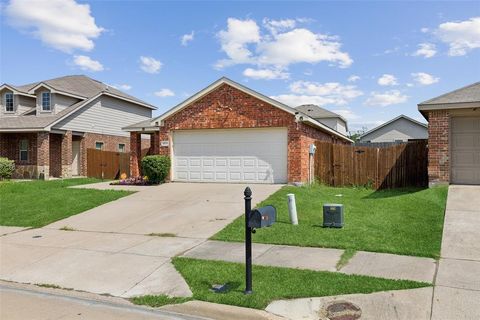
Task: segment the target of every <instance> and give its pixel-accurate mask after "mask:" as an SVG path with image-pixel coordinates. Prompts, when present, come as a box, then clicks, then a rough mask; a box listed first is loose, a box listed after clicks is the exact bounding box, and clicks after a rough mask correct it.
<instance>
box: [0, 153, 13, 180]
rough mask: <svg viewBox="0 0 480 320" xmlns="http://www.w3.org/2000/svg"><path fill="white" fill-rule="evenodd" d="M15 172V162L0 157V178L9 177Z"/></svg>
mask: <svg viewBox="0 0 480 320" xmlns="http://www.w3.org/2000/svg"><path fill="white" fill-rule="evenodd" d="M14 172H15V162H14V161H13V160H9V159H8V158H2V157H0V180H3V179H10V178H11V177H12V174H13V173H14Z"/></svg>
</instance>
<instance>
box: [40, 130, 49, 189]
mask: <svg viewBox="0 0 480 320" xmlns="http://www.w3.org/2000/svg"><path fill="white" fill-rule="evenodd" d="M37 174H38V178H43V179H45V180H47V179H48V178H49V175H50V134H49V133H48V132H39V133H37Z"/></svg>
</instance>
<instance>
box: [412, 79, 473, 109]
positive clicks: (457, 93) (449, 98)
mask: <svg viewBox="0 0 480 320" xmlns="http://www.w3.org/2000/svg"><path fill="white" fill-rule="evenodd" d="M469 102H480V82H476V83H473V84H471V85H468V86H466V87H463V88H460V89H457V90H454V91H451V92H448V93H445V94H442V95H441V96H438V97H436V98H433V99H430V100H427V101H424V102H422V103H419V104H418V105H419V106H422V105H431V104H448V103H469Z"/></svg>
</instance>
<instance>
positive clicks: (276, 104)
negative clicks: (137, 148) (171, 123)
mask: <svg viewBox="0 0 480 320" xmlns="http://www.w3.org/2000/svg"><path fill="white" fill-rule="evenodd" d="M223 84H227V85H229V86H231V87H233V88H235V89H237V90H240V91H242V92H245V93H247V94H249V95H251V96H253V97H255V98H257V99H259V100H262V101H264V102H266V103H268V104H270V105H273V106H274V107H277V108H279V109H281V110H283V111H285V112H287V113H290V114H292V115H298V114H302V116H301V117H302V120H301V121H302V122H307V123H309V124H312V125H314V126H315V127H317V128H319V129H322V130H323V131H326V132H328V133H331V134H333V135H335V136H337V137H339V138H341V139H344V140H347V141H349V142H353V140H351V139H349V138H348V137H346V136H344V135H342V134H341V133H339V132H337V131H335V130H333V129H331V128H329V127H328V126H326V125H324V124H322V123H320V122H318V121H316V120H314V119H313V118H311V117H309V116H308V115H304V113H303V112H300V111H298V110H296V109H294V108H291V107H289V106H287V105H285V104H283V103H281V102H279V101H277V100H274V99H272V98H269V97H267V96H265V95H263V94H261V93H258V92H257V91H254V90H252V89H250V88H247V87H245V86H243V85H241V84H239V83H237V82H235V81H232V80H230V79H228V78H226V77H222V78H220V79H219V80H217V81H215V82H214V83H212V84H211V85H209V86H208V87H206V88H205V89H203V90H201V91H199V92H197V93H196V94H194V95H193V96H191V97H190V98H188V99H186V100H184V101H183V102H181V103H180V104H178V105H176V106H175V107H173V108H171V109H170V110H168V111H167V112H165V113H164V114H162V115H160V116H158V117H156V118H154V119H152V120H151V122H150V123H151V124H152V127H153V123H155V122H157V121H158V122H160V121H162V120H164V119H166V118H168V117H170V116H171V115H173V114H175V113H177V112H179V111H181V110H182V109H184V108H186V107H187V106H189V105H190V104H191V103H193V102H195V101H197V100H198V99H200V98H202V97H203V96H205V95H207V94H208V93H210V92H211V91H213V90H215V89H216V88H218V87H220V86H221V85H223ZM128 130H132V128H128V129H127V131H128Z"/></svg>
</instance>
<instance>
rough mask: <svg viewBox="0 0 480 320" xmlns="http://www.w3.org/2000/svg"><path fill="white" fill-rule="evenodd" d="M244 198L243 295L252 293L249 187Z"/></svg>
mask: <svg viewBox="0 0 480 320" xmlns="http://www.w3.org/2000/svg"><path fill="white" fill-rule="evenodd" d="M243 195H244V196H245V198H244V199H245V266H246V269H245V282H246V286H245V294H251V293H252V292H253V291H252V228H250V214H251V212H252V190H250V188H249V187H246V188H245V191H244V192H243Z"/></svg>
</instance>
